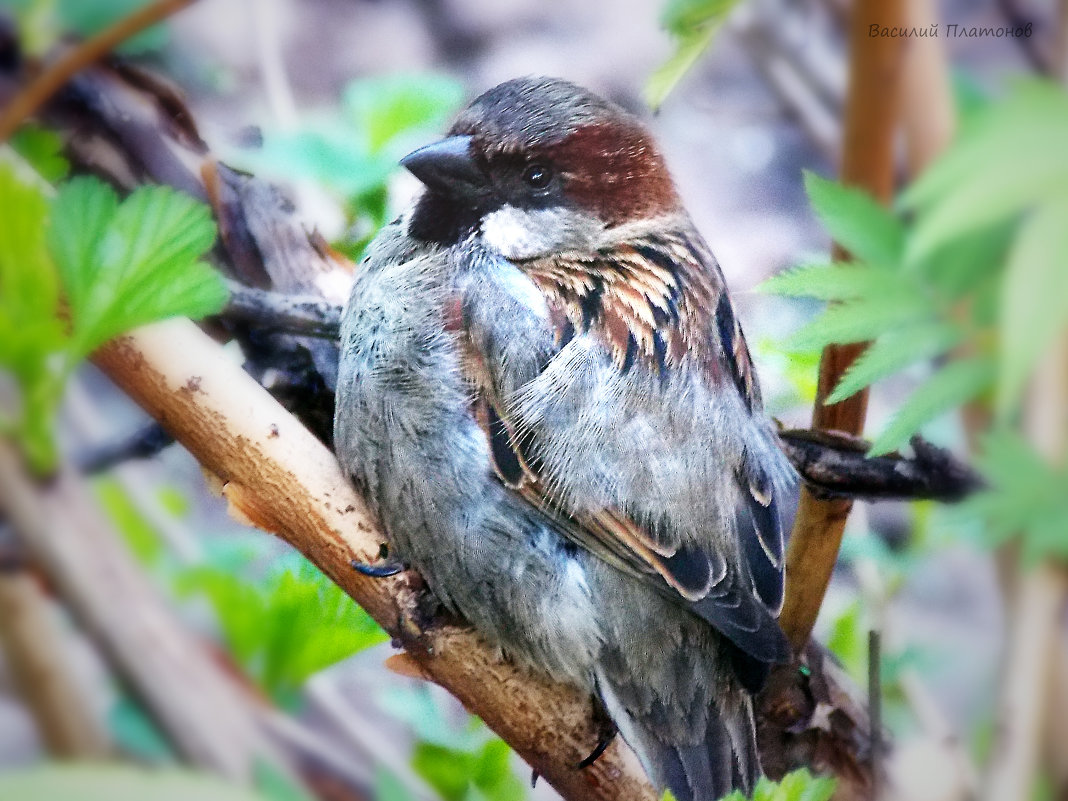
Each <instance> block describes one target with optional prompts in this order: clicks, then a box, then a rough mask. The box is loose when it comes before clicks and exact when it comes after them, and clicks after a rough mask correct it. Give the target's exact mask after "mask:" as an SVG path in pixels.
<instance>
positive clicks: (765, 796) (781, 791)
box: [723, 769, 835, 801]
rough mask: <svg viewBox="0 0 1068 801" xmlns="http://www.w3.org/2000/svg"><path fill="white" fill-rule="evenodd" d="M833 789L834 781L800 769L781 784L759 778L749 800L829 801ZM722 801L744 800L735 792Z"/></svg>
mask: <svg viewBox="0 0 1068 801" xmlns="http://www.w3.org/2000/svg"><path fill="white" fill-rule="evenodd" d="M834 788H835V781H834V779H831V778H826V777H822V776H820V777H817V776H813V775H812V774H811V773H809V772H808V771H807V770H804V769H801V770H796V771H794V772H793V773H788V774H787V775H786V776H783V778H782V781H781V782H773V781H771V780H770V779H768V778H766V777H761V778H760V781H758V782H757V786H756V787H755V788H754V790H753V795H752V796H751V798H752V799H753V801H830V798H831V796H832V795H833V794H834ZM723 801H746V798H745V796H744V795H742V794H741V793H740V792H737V791H735V792H733V793H731V794H730V795H728V796H725V797H724V799H723Z"/></svg>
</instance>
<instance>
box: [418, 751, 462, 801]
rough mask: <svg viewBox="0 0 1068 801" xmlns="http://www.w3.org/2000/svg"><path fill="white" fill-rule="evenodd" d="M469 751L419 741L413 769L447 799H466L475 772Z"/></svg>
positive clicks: (453, 800) (456, 800)
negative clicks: (472, 774) (471, 777)
mask: <svg viewBox="0 0 1068 801" xmlns="http://www.w3.org/2000/svg"><path fill="white" fill-rule="evenodd" d="M472 767H473V766H472V759H471V756H470V754H467V753H466V752H464V751H457V750H456V749H454V748H446V747H444V746H440V745H435V744H433V743H425V742H419V743H416V745H415V749H414V751H413V752H412V769H413V770H414V771H415V772H416V773H417V774H419V775H420V776H421V777H423V779H425V780H426V783H427V784H429V785H430V786H431V787H433V788H434V789H435V790H436V791H437V793H438V795H440V796H441V797H442V798H443V799H444V801H464V799H465V798H466V796H467V790H468V787H469V786H470V784H471V782H470V776H471V773H472Z"/></svg>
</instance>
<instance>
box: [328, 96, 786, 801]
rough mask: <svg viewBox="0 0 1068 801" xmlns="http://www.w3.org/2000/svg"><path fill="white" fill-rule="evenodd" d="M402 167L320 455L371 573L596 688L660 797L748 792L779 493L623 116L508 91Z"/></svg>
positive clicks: (662, 196) (710, 312)
mask: <svg viewBox="0 0 1068 801" xmlns="http://www.w3.org/2000/svg"><path fill="white" fill-rule="evenodd" d="M401 164H402V165H403V166H404V167H406V168H407V169H408V170H409V171H410V172H411V173H412V174H414V175H415V177H416V178H418V179H419V181H420V182H421V183H422V184H423V186H424V190H423V192H422V194H421V195H420V196H419V197H418V198H417V199H416V200H415V201H414V203H413V204H412V205H411V207H410V208H408V209H407V210H406V211H405V212H404V213H403V214H401V215H400V217H399V218H398V219H397V220H395V221H394V222H392V223H391V224H389V225H387V226H386V227H385V228H384V229H383V230H382V231H381V232H380V233H379V234H378V236H377V237H376V239H375V240H374V241H373V243H372V244H371V245H370V246H369V248H368V251H367V254H366V256H365V258H364V260H363V262H362V265H361V268H360V270H359V272H358V275H357V278H356V281H355V284H354V287H353V290H352V294H351V297H350V299H349V301H348V304H347V306H346V308H345V311H344V315H343V321H342V327H341V359H340V367H339V374H338V382H337V405H336V412H335V421H334V439H335V448H336V451H337V455H338V457H339V460H340V462H341V464H342V466H343V468H344V470H345V471H346V472H347V473H348V475H349V476H350V477H351V478H352V480H353V481H354V482H355V484H356V485H357V487H358V488H360V489H361V490H362V491H363V493H364V494H365V495H366V497H367V498H368V500H369V503H370V504H371V506H372V508H373V510H374V512H375V513H376V514H377V515H378V517H379V518H380V520H381V523H382V526H383V530H384V532H385V536H386V538H387V540H388V542H387V543H385V546H386V547H387V548H388V550H389V559H390V561H389V562H387V563H385V564H380V565H364V566H362V568H363V569H364V572H367V573H370V574H372V575H385V574H388V573H391V572H395V571H396V570H398V569H400V568H399V566H398V565H400V564H403V565H407V566H410V567H411V568H414V569H415V570H417V571H418V572H419V573H420V574H421V575H422V576H423V578H424V579H425V581H426V583H427V585H428V586H429V588H430V589H431V590H432V591H433V593H434V594H435V595H436V596H437V598H438V599H439V600H440V601H441V603H442V604H443V605H444V606H445V607H446V608H448V609H450V610H452V611H454V612H456V613H458V614H460V615H462V616H463V617H464V618H466V619H467V620H468V621H469V622H470V623H471V624H472V625H473V626H474V627H475V628H476V629H477V630H478V631H479V632H481V634H482V635H483V636H484V637H485V638H487V639H488V640H489V641H490V642H492V643H494V644H496V646H497V647H499V649H500V650H501V651H502V652H503V653H504V654H506V655H507V656H509V657H510V658H511V659H513V660H514V661H516V662H518V663H521V664H524V665H527V666H529V667H530V668H531V669H534V670H538V671H542V672H543V673H547V674H549V675H550V676H552V677H554V678H555V679H557V680H560V681H564V682H567V683H570V684H572V685H574V686H577V687H578V688H580V689H581V690H582V691H584V692H587V693H589V694H590V696H591V697H592V698H593V699H594V700H595V703H596V704H597V705H598V708H599V709H601V710H602V711H603V712H604V713H605V714H607V716H608V718H609V719H610V720H611V722H612V723H613V724H614V727H615V730H617V731H618V732H619V733H620V734H621V735H622V737H623V739H624V740H625V741H626V742H627V743H628V744H629V745H630V746H631V747H632V748H633V750H634V751H635V752H636V753H637V755H638V757H639V759H640V760H641V762H642V764H643V766H644V768H645V770H646V772H647V773H648V775H649V777H650V779H651V780H652V782H653V783H654V784H655V785H656V786H657V787H658V788H661V789H663V788H670V790H671V791H672V792H673V793H674V795H675V797H676V798H677V799H679V801H698V800H702V801H713V799H717V798H720V797H721V796H722V795H724V794H726V793H728V792H730V791H731V790H732V789H740V790H742V791H743V792H745V793H749V792H750V791H751V790H752V788H753V785H754V783H755V781H756V779H757V778H758V776H759V775H760V760H759V756H758V753H757V746H756V741H755V732H754V718H753V707H752V701H751V694H752V693H753V692H755V691H757V690H758V689H759V688H760V686H761V685H762V683H763V682H764V680H765V679H766V677H767V673H768V671H769V667H770V666H771V665H773V664H775V663H777V662H781V661H785V660H786V659H787V657H788V650H789V649H788V644H787V641H786V639H785V637H784V635H783V633H782V631H781V629H780V628H779V625H778V623H777V616H778V613H779V610H780V608H781V605H782V599H783V536H782V527H781V523H780V519H779V511H778V507H777V501H776V499H777V498H781V497H782V493H783V491H784V488H785V486H786V485H787V484H788V482H790V481H791V480H792V475H793V474H792V470H791V468H790V466H789V463H788V462H787V460H786V458H785V457H784V456H783V454H782V452H781V450H780V449H779V448H778V446H777V444H776V443H777V439H776V436H775V433H774V430H773V427H772V425H771V423H770V421H769V419H768V418H767V417H766V416H765V414H764V412H763V410H762V406H761V398H760V390H759V388H758V384H757V379H756V376H755V374H754V369H753V363H752V360H751V358H750V354H749V351H748V349H747V347H746V343H745V339H744V337H743V335H742V330H741V328H740V326H739V323H738V319H737V317H736V316H735V314H734V311H733V309H732V306H731V301H730V297H729V295H728V293H727V289H726V287H725V285H724V279H723V275H722V273H721V271H720V269H719V265H718V263H717V262H716V259H715V258H714V257H713V255H712V253H711V252H710V250H709V248H708V246H707V245H706V244H705V242H704V240H703V239H702V238H701V235H700V234H699V233H698V232H697V230H696V228H695V227H694V224H693V223H692V222H691V220H690V218H689V217H688V216H687V213H686V211H685V209H684V208H683V205H682V201H681V200H680V198H679V194H678V192H677V191H676V188H675V185H674V183H673V180H672V178H671V175H670V173H669V172H668V169H667V166H666V164H665V161H664V158H663V156H662V155H661V154H660V152H659V151H658V149H657V147H656V144H655V143H654V141H653V139H652V137H651V135H650V134H649V132H648V131H647V130H646V128H645V126H644V125H643V124H642V122H641V121H640V120H639V119H638V118H637V117H636V116H634V115H632V114H630V113H628V112H626V111H624V110H623V109H622V108H620V107H619V106H617V105H615V104H613V103H611V102H608V101H606V100H604V99H602V98H600V97H598V96H596V95H594V94H592V93H591V92H589V91H587V90H585V89H583V88H580V87H578V86H576V85H574V84H572V83H569V82H566V81H563V80H559V79H553V78H522V79H516V80H511V81H508V82H506V83H503V84H501V85H499V86H497V87H495V88H493V89H490V90H489V91H488V92H486V93H485V94H483V95H481V96H480V97H478V98H477V99H476V100H474V101H473V102H472V103H471V105H470V106H468V107H467V108H466V109H465V110H464V111H462V112H461V113H460V115H459V117H458V119H457V120H456V122H455V124H454V125H453V126H452V128H451V130H450V131H449V132H448V134H447V136H446V138H444V139H443V140H441V141H439V142H436V143H434V144H431V145H428V146H426V147H423V148H421V149H419V150H416V151H415V152H414V153H411V154H410V155H408V156H407V157H405V158H404V159H403V160H402V161H401ZM394 563H395V564H394ZM605 744H606V743H605V742H602V743H600V744H599V745H598V748H597V749H596V750H595V751H594V753H593V754H591V756H590V757H589V758H588V759H587V760H584V762H588V761H589V760H590V759H592V758H595V757H596V755H597V754H598V753H599V751H600V750H603V747H604V745H605Z"/></svg>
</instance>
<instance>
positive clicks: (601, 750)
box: [577, 726, 619, 770]
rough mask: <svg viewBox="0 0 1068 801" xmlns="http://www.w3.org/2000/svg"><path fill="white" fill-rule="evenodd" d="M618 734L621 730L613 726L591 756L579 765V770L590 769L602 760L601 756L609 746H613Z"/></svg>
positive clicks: (603, 736)
mask: <svg viewBox="0 0 1068 801" xmlns="http://www.w3.org/2000/svg"><path fill="white" fill-rule="evenodd" d="M618 732H619V730H618V729H616V728H615V727H614V726H613V727H612V730H611V731H609V732H606V733H605V734H602V735H601V739H600V740H598V741H597V745H596V746H594V748H593V750H592V751H590V753H589V756H587V757H586V758H585V759H583V760H582V761H581V762H579V763H578V765H577V767H578V769H579V770H582V769H583V768H588V767H589V766H590V765H592V764H593V763H594V762H596V761H597V760H598V759H600V757H601V754H603V753H604V752H605V749H606V748H608V746H609V745H611V743H612V740H614V739H615V738H616V734H617V733H618Z"/></svg>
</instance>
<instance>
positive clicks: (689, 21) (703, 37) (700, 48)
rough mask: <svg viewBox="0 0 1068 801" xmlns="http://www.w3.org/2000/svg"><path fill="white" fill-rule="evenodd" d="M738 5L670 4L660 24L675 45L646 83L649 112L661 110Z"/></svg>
mask: <svg viewBox="0 0 1068 801" xmlns="http://www.w3.org/2000/svg"><path fill="white" fill-rule="evenodd" d="M737 4H738V0H669V2H668V3H667V5H666V6H664V11H663V13H662V14H661V17H660V24H661V26H662V27H663V28H664V29H665V30H666V31H667V32H668V33H670V34H671V35H672V36H673V37H674V38H675V39H676V40H677V44H676V48H675V53H674V54H673V55H672V56H671V58H669V59H668V60H667V61H666V62H665V63H664V64H663V65H661V66H660V67H658V68H657V69H656V71H655V72H653V74H652V75H651V76H650V77H649V80H648V81H646V84H645V90H644V92H643V94H644V96H645V102H646V103H648V104H649V107H650V108H652V109H658V108H660V106H661V104H662V103H663V102H664V100H665V99H666V98H667V96H668V95H669V94H670V93H671V91H672V89H674V88H675V86H676V85H677V84H678V82H679V81H680V80H682V77H683V76H684V75H685V74H686V73H687V72H688V71H689V70H690V68H691V67H692V66H693V65H694V64H695V63H696V62H697V59H698V58H700V57H701V54H702V53H704V52H705V50H706V49H708V46H709V45H711V44H712V40H713V39H714V38H715V36H716V32H717V31H718V30H719V28H720V26H721V25H722V24H723V23H724V21H725V20H726V19H727V15H728V14H730V12H731V10H732V9H733V8H734V7H735V6H736V5H737Z"/></svg>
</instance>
